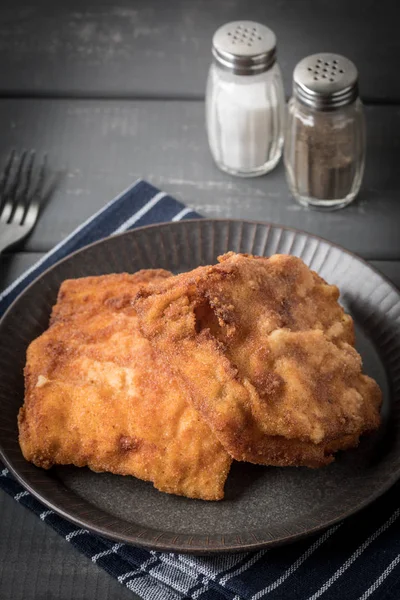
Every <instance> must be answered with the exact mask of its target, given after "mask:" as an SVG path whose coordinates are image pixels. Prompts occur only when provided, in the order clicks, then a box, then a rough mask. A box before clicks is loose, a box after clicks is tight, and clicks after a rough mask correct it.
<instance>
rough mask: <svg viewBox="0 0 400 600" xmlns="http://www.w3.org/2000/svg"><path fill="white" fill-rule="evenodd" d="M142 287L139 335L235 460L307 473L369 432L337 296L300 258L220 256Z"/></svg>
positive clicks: (348, 328) (368, 403) (375, 400)
mask: <svg viewBox="0 0 400 600" xmlns="http://www.w3.org/2000/svg"><path fill="white" fill-rule="evenodd" d="M219 260H220V264H219V265H214V266H211V267H200V268H198V269H195V270H194V271H192V272H191V273H186V274H183V275H178V276H176V277H173V278H169V279H167V280H166V281H165V282H163V283H162V284H160V286H159V287H158V288H157V289H156V290H151V289H147V290H145V289H144V290H142V291H141V292H140V293H139V294H138V297H137V299H136V302H135V307H136V309H137V311H138V315H139V321H140V325H141V329H142V332H143V334H144V335H145V336H146V337H147V338H148V339H149V340H150V341H151V342H152V344H153V346H154V348H155V349H156V351H157V353H158V354H160V355H162V356H163V357H164V359H165V361H166V362H168V364H169V365H170V368H171V372H173V373H174V374H175V376H179V377H181V379H182V382H183V384H184V385H185V386H186V388H187V390H188V394H189V396H190V398H191V401H192V403H193V406H195V408H196V409H197V410H198V411H199V412H200V413H201V414H202V416H203V417H204V419H205V420H206V421H207V423H208V424H209V426H210V427H211V428H212V430H213V431H214V433H215V435H216V436H217V437H218V439H219V440H220V441H221V443H222V444H223V446H224V447H225V449H226V450H227V451H228V452H229V453H230V455H231V456H232V457H233V458H235V459H236V460H241V461H249V462H254V463H260V464H267V465H277V466H287V465H298V466H301V465H305V466H310V467H317V466H322V465H324V464H327V463H329V462H331V461H332V460H333V453H334V452H336V451H337V450H339V449H345V448H348V447H352V446H356V445H357V444H358V441H359V438H360V435H362V434H363V433H365V432H368V431H372V430H374V429H376V428H377V427H378V426H379V423H380V417H379V409H380V405H381V392H380V390H379V387H378V385H377V384H376V382H375V381H374V380H372V379H371V378H369V377H367V376H366V375H363V374H362V370H361V366H362V365H361V358H360V356H359V354H358V353H357V352H356V350H355V349H354V347H353V344H354V328H353V321H352V319H351V317H350V316H349V315H347V314H345V312H344V310H343V309H342V307H341V306H340V305H339V303H338V297H339V290H338V289H337V287H336V286H332V285H328V284H327V283H326V282H325V281H324V280H323V279H322V278H321V277H319V276H318V275H317V274H316V273H314V272H312V271H311V270H310V269H308V267H307V266H306V265H305V264H304V263H303V262H302V261H301V260H300V259H299V258H296V257H293V256H285V255H275V256H272V257H271V258H263V257H253V256H250V255H240V254H234V253H229V254H227V255H225V256H223V257H221V258H220V259H219Z"/></svg>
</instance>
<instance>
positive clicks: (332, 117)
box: [284, 53, 365, 210]
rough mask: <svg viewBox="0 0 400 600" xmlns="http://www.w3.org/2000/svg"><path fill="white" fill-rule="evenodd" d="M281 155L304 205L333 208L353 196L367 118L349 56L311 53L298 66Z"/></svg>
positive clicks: (294, 191) (293, 190)
mask: <svg viewBox="0 0 400 600" xmlns="http://www.w3.org/2000/svg"><path fill="white" fill-rule="evenodd" d="M284 161H285V168H286V176H287V180H288V184H289V188H290V191H291V193H292V195H293V196H294V198H295V199H296V200H297V201H298V202H299V203H300V204H302V205H303V206H309V207H310V208H317V209H325V210H334V209H338V208H343V207H344V206H347V205H348V204H349V203H350V202H352V200H354V198H355V197H356V195H357V193H358V191H359V189H360V186H361V181H362V177H363V173H364V164H365V122H364V111H363V106H362V103H361V100H360V98H359V95H358V73H357V69H356V67H355V65H354V64H353V63H352V62H351V61H350V60H348V59H347V58H345V57H343V56H340V55H339V54H330V53H321V54H314V55H312V56H308V57H307V58H304V59H303V60H301V61H300V62H299V63H298V65H297V66H296V68H295V70H294V73H293V95H292V98H291V99H290V101H289V105H288V119H287V126H286V135H285V153H284Z"/></svg>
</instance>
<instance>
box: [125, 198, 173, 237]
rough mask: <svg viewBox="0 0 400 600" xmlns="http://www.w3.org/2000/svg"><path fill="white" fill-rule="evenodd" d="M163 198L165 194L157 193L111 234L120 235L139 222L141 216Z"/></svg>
mask: <svg viewBox="0 0 400 600" xmlns="http://www.w3.org/2000/svg"><path fill="white" fill-rule="evenodd" d="M165 196H167V194H166V192H158V194H156V195H155V196H153V198H152V199H151V200H149V201H148V202H147V203H146V204H145V205H144V206H142V208H141V209H140V210H138V211H137V212H136V213H135V214H133V215H132V216H131V217H130V218H129V219H128V220H127V221H125V223H122V225H120V226H119V227H118V229H115V231H114V232H113V233H122V232H123V231H126V230H127V229H129V227H132V225H133V224H134V223H136V221H139V219H141V218H142V217H143V215H145V214H146V213H147V212H149V210H150V209H151V208H153V206H155V205H156V204H157V203H158V202H160V200H162V199H163V198H165Z"/></svg>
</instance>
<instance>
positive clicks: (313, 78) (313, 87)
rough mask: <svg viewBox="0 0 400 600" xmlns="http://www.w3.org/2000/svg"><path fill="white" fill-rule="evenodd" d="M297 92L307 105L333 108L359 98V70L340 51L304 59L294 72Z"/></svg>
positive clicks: (294, 84)
mask: <svg viewBox="0 0 400 600" xmlns="http://www.w3.org/2000/svg"><path fill="white" fill-rule="evenodd" d="M293 93H294V95H295V96H296V98H298V99H299V100H300V101H301V102H302V103H303V104H306V105H307V106H311V107H312V108H318V109H320V110H333V109H335V108H339V107H341V106H346V105H347V104H351V103H352V102H354V100H355V99H356V98H357V97H358V72H357V69H356V66H355V65H354V63H352V62H351V60H349V59H348V58H345V57H344V56H341V55H340V54H331V53H327V52H322V53H320V54H313V55H311V56H307V57H306V58H303V60H301V61H300V62H299V63H298V64H297V66H296V68H295V70H294V73H293Z"/></svg>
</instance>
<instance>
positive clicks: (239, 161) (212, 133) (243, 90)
mask: <svg viewBox="0 0 400 600" xmlns="http://www.w3.org/2000/svg"><path fill="white" fill-rule="evenodd" d="M284 116H285V98H284V90H283V84H282V76H281V71H280V68H279V66H278V64H277V63H276V62H275V63H274V64H273V65H272V66H271V67H270V68H269V69H268V70H266V71H264V72H263V73H258V74H256V75H237V74H235V73H232V72H230V71H227V70H225V69H223V68H221V67H220V66H219V65H218V64H215V63H213V64H212V65H211V67H210V71H209V75H208V83H207V92H206V124H207V134H208V141H209V146H210V150H211V154H212V156H213V158H214V160H215V162H216V164H217V166H218V167H219V168H220V169H221V170H223V171H226V172H227V173H230V174H232V175H238V176H242V177H252V176H256V175H263V174H264V173H267V172H268V171H271V169H273V168H274V167H275V166H276V164H277V163H278V161H279V159H280V157H281V154H282V147H283V137H284Z"/></svg>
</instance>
